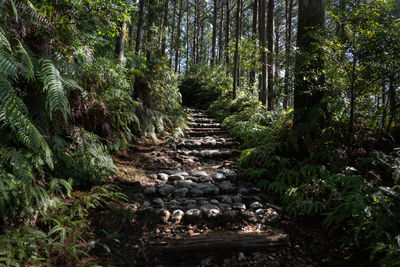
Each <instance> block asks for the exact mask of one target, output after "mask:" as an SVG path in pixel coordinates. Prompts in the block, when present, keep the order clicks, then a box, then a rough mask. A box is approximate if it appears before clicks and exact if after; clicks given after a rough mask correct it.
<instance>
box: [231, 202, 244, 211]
mask: <svg viewBox="0 0 400 267" xmlns="http://www.w3.org/2000/svg"><path fill="white" fill-rule="evenodd" d="M232 208H233V209H235V210H245V209H246V205H245V204H244V203H239V202H235V203H233V205H232Z"/></svg>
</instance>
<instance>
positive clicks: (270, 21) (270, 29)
mask: <svg viewBox="0 0 400 267" xmlns="http://www.w3.org/2000/svg"><path fill="white" fill-rule="evenodd" d="M267 42H268V52H267V58H268V59H267V60H268V66H267V69H268V71H267V72H268V110H273V109H274V62H273V57H274V0H268V15H267Z"/></svg>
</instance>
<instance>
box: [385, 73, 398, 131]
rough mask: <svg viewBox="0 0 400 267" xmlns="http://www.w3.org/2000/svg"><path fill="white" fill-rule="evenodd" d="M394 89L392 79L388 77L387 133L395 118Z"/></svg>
mask: <svg viewBox="0 0 400 267" xmlns="http://www.w3.org/2000/svg"><path fill="white" fill-rule="evenodd" d="M396 109H397V107H396V88H395V86H394V79H393V77H389V123H388V126H387V131H388V132H389V131H390V127H392V122H393V120H394V119H395V116H396Z"/></svg>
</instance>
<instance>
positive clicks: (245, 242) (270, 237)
mask: <svg viewBox="0 0 400 267" xmlns="http://www.w3.org/2000/svg"><path fill="white" fill-rule="evenodd" d="M286 245H289V237H288V235H287V234H284V233H271V232H220V233H217V232H212V233H208V234H200V235H194V236H177V237H176V238H174V239H162V240H150V241H149V243H148V250H149V251H152V252H167V253H174V252H182V253H183V252H199V251H202V252H204V251H227V250H229V251H232V250H240V251H246V250H254V249H262V250H266V249H269V248H276V247H280V246H286Z"/></svg>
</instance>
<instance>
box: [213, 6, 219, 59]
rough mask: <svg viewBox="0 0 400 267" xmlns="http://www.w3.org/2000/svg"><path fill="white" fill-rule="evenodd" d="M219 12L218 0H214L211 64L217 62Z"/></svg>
mask: <svg viewBox="0 0 400 267" xmlns="http://www.w3.org/2000/svg"><path fill="white" fill-rule="evenodd" d="M217 12H218V0H214V14H213V26H212V27H213V32H212V47H211V65H214V64H215V49H216V46H217Z"/></svg>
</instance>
